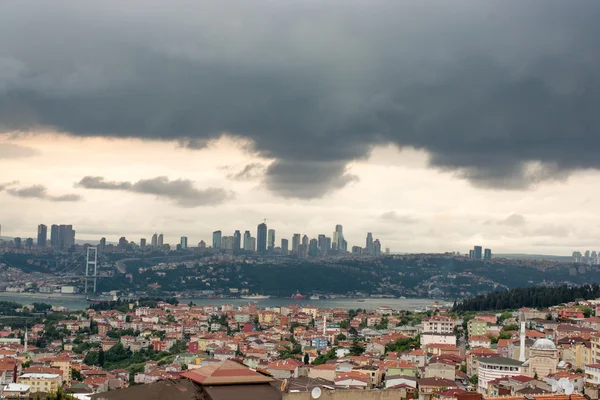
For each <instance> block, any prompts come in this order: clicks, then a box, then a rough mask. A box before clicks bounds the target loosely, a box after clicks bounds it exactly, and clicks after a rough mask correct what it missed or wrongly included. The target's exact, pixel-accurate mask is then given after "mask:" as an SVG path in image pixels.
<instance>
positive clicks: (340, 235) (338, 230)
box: [333, 225, 347, 252]
mask: <svg viewBox="0 0 600 400" xmlns="http://www.w3.org/2000/svg"><path fill="white" fill-rule="evenodd" d="M333 243H334V244H335V250H337V251H339V252H345V251H346V249H345V247H347V244H346V246H344V231H343V227H342V225H336V226H335V232H333Z"/></svg>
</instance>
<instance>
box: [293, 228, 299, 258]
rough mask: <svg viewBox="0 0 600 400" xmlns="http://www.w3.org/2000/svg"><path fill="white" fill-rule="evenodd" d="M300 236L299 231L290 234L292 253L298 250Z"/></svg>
mask: <svg viewBox="0 0 600 400" xmlns="http://www.w3.org/2000/svg"><path fill="white" fill-rule="evenodd" d="M300 240H301V236H300V234H299V233H294V236H292V253H294V254H296V253H297V252H298V246H300V244H301V243H300Z"/></svg>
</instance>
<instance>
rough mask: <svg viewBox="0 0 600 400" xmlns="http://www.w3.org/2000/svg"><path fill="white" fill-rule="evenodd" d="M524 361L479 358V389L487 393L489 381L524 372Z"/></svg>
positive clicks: (480, 391)
mask: <svg viewBox="0 0 600 400" xmlns="http://www.w3.org/2000/svg"><path fill="white" fill-rule="evenodd" d="M522 364H523V363H522V362H520V361H517V360H513V359H512V358H504V357H490V358H480V359H479V360H478V369H477V375H478V383H477V391H478V392H479V393H486V392H487V389H488V382H490V381H493V380H494V379H498V378H504V377H511V376H518V375H522V374H523V366H522Z"/></svg>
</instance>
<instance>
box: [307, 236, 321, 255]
mask: <svg viewBox="0 0 600 400" xmlns="http://www.w3.org/2000/svg"><path fill="white" fill-rule="evenodd" d="M318 243H319V242H317V239H310V242H309V244H308V255H309V256H311V257H316V256H318V255H319V244H318Z"/></svg>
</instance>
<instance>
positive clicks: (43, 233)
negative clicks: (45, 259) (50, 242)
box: [37, 224, 48, 247]
mask: <svg viewBox="0 0 600 400" xmlns="http://www.w3.org/2000/svg"><path fill="white" fill-rule="evenodd" d="M47 238H48V227H47V226H46V225H44V224H40V225H38V233H37V246H38V247H46V241H47Z"/></svg>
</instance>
